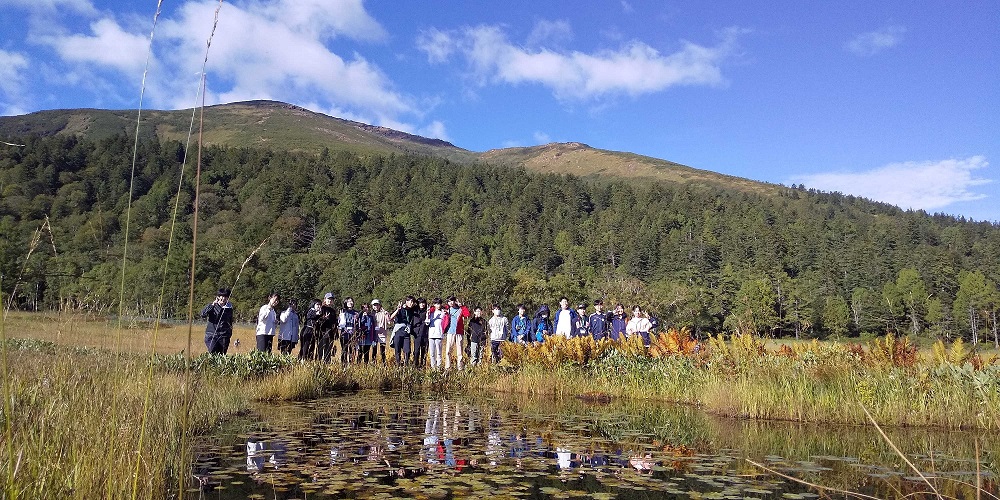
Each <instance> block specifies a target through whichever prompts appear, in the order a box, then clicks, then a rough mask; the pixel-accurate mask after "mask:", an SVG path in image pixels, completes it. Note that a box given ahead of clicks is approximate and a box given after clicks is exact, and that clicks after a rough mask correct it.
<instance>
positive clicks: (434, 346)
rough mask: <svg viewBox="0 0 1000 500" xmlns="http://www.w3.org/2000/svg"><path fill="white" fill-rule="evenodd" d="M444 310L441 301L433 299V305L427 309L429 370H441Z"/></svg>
mask: <svg viewBox="0 0 1000 500" xmlns="http://www.w3.org/2000/svg"><path fill="white" fill-rule="evenodd" d="M447 314H448V313H447V312H446V311H445V308H444V307H442V305H441V299H440V298H437V299H434V304H432V305H431V307H430V309H427V319H426V320H425V321H424V323H425V324H426V325H427V340H428V342H429V344H430V345H429V346H428V349H429V353H430V358H431V369H432V370H437V369H439V368H441V340H442V339H443V338H444V330H443V329H444V322H445V317H447Z"/></svg>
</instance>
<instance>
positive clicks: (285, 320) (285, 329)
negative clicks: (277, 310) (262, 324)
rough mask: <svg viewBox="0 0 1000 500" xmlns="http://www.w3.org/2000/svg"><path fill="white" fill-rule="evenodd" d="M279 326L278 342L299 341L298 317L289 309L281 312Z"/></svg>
mask: <svg viewBox="0 0 1000 500" xmlns="http://www.w3.org/2000/svg"><path fill="white" fill-rule="evenodd" d="M280 319H281V324H280V325H278V340H288V341H292V342H298V341H299V315H298V313H296V312H295V311H293V310H291V309H285V310H284V311H282V312H281V316H280Z"/></svg>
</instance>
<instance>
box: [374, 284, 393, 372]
mask: <svg viewBox="0 0 1000 500" xmlns="http://www.w3.org/2000/svg"><path fill="white" fill-rule="evenodd" d="M372 316H375V337H376V339H377V340H378V342H377V343H376V344H375V351H376V352H377V353H378V356H379V357H380V358H382V364H385V345H386V342H388V340H389V339H388V334H389V319H390V318H389V311H386V310H385V309H384V308H383V307H382V302H381V301H380V300H378V299H374V300H372ZM372 361H375V353H372Z"/></svg>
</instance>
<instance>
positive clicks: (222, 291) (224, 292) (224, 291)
mask: <svg viewBox="0 0 1000 500" xmlns="http://www.w3.org/2000/svg"><path fill="white" fill-rule="evenodd" d="M232 293H233V291H232V290H230V289H228V288H220V289H219V293H217V294H216V295H218V296H220V297H228V296H229V295H230V294H232Z"/></svg>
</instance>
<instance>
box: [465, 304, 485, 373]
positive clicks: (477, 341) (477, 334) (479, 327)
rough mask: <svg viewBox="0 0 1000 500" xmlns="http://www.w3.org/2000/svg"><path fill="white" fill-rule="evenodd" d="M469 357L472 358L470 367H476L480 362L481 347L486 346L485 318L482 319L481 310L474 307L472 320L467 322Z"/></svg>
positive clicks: (481, 356) (481, 355)
mask: <svg viewBox="0 0 1000 500" xmlns="http://www.w3.org/2000/svg"><path fill="white" fill-rule="evenodd" d="M469 344H470V345H469V347H470V349H469V357H470V358H472V365H473V366H476V365H478V364H479V362H480V361H482V358H483V347H484V346H485V344H486V318H484V317H483V308H482V307H478V306H477V307H476V308H475V309H473V310H472V319H470V320H469Z"/></svg>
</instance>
